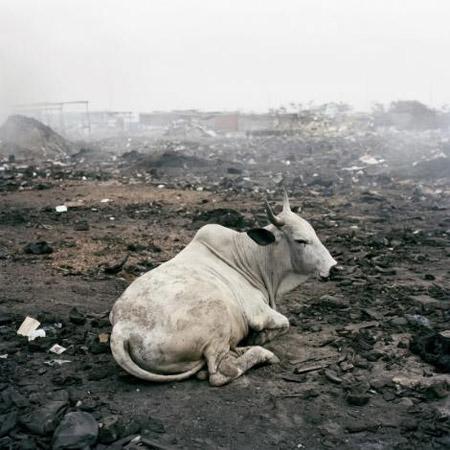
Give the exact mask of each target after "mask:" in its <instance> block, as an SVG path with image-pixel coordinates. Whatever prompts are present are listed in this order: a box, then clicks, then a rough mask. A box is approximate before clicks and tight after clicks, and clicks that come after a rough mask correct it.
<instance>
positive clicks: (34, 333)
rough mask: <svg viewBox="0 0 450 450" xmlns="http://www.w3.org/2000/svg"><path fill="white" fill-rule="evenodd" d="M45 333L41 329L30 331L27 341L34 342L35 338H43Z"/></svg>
mask: <svg viewBox="0 0 450 450" xmlns="http://www.w3.org/2000/svg"><path fill="white" fill-rule="evenodd" d="M45 336H46V333H45V330H44V329H42V328H39V329H37V330H34V331H32V332H31V333H30V334H29V335H28V340H29V341H34V340H35V339H36V338H38V337H45Z"/></svg>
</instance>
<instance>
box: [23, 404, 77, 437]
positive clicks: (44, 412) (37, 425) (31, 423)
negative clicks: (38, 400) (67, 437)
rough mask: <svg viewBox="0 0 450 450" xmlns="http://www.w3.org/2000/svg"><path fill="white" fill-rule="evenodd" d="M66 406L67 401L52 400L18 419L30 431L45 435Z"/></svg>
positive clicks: (53, 427)
mask: <svg viewBox="0 0 450 450" xmlns="http://www.w3.org/2000/svg"><path fill="white" fill-rule="evenodd" d="M67 406H68V403H67V401H63V400H53V401H50V402H48V403H46V404H45V405H43V406H40V407H38V408H36V409H34V410H32V411H30V412H28V413H27V414H25V415H24V416H22V417H20V419H19V421H20V423H21V424H22V425H23V426H24V427H25V428H26V429H27V430H29V431H31V432H32V433H35V434H39V435H41V436H46V435H48V434H51V433H52V432H53V430H54V429H55V428H56V426H57V425H58V423H59V421H60V420H61V417H62V416H63V414H64V411H65V410H66V408H67Z"/></svg>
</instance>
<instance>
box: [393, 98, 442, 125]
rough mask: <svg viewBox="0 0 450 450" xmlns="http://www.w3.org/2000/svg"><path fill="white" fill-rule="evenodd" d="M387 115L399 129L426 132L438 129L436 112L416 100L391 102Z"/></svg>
mask: <svg viewBox="0 0 450 450" xmlns="http://www.w3.org/2000/svg"><path fill="white" fill-rule="evenodd" d="M388 113H389V115H390V116H391V120H392V121H393V124H394V125H396V126H397V127H399V128H405V129H415V130H426V129H431V128H438V127H439V114H438V112H437V111H436V110H435V109H432V108H429V107H428V106H427V105H425V104H423V103H421V102H419V101H417V100H398V101H396V102H392V103H391V104H390V106H389V110H388Z"/></svg>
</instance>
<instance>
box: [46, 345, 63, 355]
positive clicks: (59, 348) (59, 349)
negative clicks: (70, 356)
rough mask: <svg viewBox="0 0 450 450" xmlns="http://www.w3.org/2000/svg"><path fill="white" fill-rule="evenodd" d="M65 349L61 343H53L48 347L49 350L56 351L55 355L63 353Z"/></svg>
mask: <svg viewBox="0 0 450 450" xmlns="http://www.w3.org/2000/svg"><path fill="white" fill-rule="evenodd" d="M66 350H67V348H65V347H63V346H62V345H59V344H55V345H53V346H52V347H51V348H50V350H49V351H50V352H52V353H56V354H57V355H60V354H61V353H64V352H65V351H66Z"/></svg>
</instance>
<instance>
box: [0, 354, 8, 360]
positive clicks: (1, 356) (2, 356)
mask: <svg viewBox="0 0 450 450" xmlns="http://www.w3.org/2000/svg"><path fill="white" fill-rule="evenodd" d="M7 357H8V353H5V354H4V355H0V359H6V358H7Z"/></svg>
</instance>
